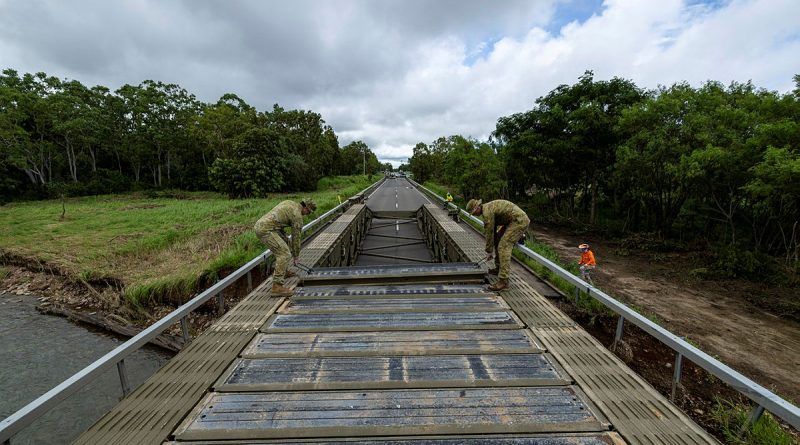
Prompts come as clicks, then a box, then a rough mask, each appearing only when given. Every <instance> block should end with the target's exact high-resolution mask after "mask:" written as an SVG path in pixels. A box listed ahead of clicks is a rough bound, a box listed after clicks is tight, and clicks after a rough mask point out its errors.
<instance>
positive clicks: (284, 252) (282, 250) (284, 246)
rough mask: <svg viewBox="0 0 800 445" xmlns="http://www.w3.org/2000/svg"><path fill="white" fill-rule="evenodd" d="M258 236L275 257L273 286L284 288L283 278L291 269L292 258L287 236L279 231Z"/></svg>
mask: <svg viewBox="0 0 800 445" xmlns="http://www.w3.org/2000/svg"><path fill="white" fill-rule="evenodd" d="M256 235H258V238H259V239H261V241H262V242H263V243H264V244H266V245H267V247H269V250H271V251H272V254H273V255H275V272H274V273H273V274H272V284H277V285H279V286H283V277H284V275H286V269H288V268H289V260H290V259H291V257H292V253H291V251H290V250H289V242H288V239H287V238H286V235H285V234H284V233H283V232H279V231H277V230H272V231H269V232H266V233H256Z"/></svg>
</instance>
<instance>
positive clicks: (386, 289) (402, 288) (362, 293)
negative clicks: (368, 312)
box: [292, 283, 495, 300]
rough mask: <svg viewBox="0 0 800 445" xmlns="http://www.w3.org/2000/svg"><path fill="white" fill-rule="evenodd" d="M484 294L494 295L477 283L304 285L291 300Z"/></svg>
mask: <svg viewBox="0 0 800 445" xmlns="http://www.w3.org/2000/svg"><path fill="white" fill-rule="evenodd" d="M383 295H386V296H400V295H402V296H404V297H412V296H420V297H428V296H445V295H447V296H454V297H455V296H458V297H464V296H472V295H475V296H486V295H495V293H494V292H489V291H487V290H486V287H485V286H483V285H479V284H424V283H420V284H406V285H385V286H305V287H300V288H297V291H296V292H295V294H294V296H293V297H292V299H293V300H300V299H304V298H343V297H348V298H357V297H367V298H372V297H375V296H383Z"/></svg>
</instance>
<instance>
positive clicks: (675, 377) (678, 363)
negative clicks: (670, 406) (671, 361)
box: [669, 352, 683, 402]
mask: <svg viewBox="0 0 800 445" xmlns="http://www.w3.org/2000/svg"><path fill="white" fill-rule="evenodd" d="M682 371H683V354H681V353H680V352H676V353H675V371H673V373H672V392H671V393H670V396H669V400H670V401H671V402H675V393H676V392H677V390H678V385H680V384H681V372H682Z"/></svg>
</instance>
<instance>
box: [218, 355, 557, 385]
mask: <svg viewBox="0 0 800 445" xmlns="http://www.w3.org/2000/svg"><path fill="white" fill-rule="evenodd" d="M570 383H571V380H569V379H568V378H567V377H566V376H565V374H564V373H563V371H562V372H559V370H558V368H557V367H556V366H555V365H554V364H553V361H552V360H551V359H550V358H549V357H547V356H546V355H544V354H483V355H423V356H400V355H398V356H372V357H304V358H261V359H240V360H238V361H237V362H236V363H234V364H233V365H232V366H231V368H230V369H228V371H227V372H226V373H225V374H224V375H223V376H222V377H221V378H220V380H219V381H218V382H217V383H216V385H215V386H214V390H215V391H218V392H242V391H285V390H295V391H299V390H318V389H319V390H321V389H392V388H452V387H457V388H461V387H485V386H554V385H568V384H570Z"/></svg>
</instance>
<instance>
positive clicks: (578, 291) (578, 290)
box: [575, 286, 581, 306]
mask: <svg viewBox="0 0 800 445" xmlns="http://www.w3.org/2000/svg"><path fill="white" fill-rule="evenodd" d="M580 302H581V288H579V287H578V286H575V306H577V305H578V304H579V303H580Z"/></svg>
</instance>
